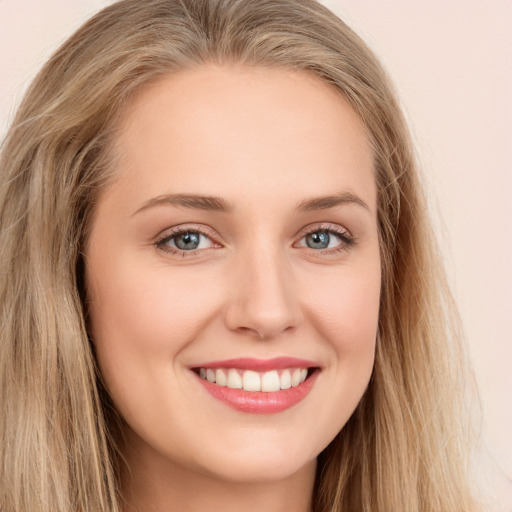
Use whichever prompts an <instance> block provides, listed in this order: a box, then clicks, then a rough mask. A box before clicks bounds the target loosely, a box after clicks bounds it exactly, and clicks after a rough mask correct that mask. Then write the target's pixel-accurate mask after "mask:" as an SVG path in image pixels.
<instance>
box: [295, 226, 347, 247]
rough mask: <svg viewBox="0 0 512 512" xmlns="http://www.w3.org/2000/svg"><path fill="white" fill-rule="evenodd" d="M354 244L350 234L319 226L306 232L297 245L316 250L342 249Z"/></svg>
mask: <svg viewBox="0 0 512 512" xmlns="http://www.w3.org/2000/svg"><path fill="white" fill-rule="evenodd" d="M353 244H354V239H353V238H352V236H351V235H350V234H349V233H348V232H347V231H344V230H341V229H339V230H338V229H334V228H328V229H327V228H321V229H316V230H315V231H310V232H309V233H306V234H305V235H304V236H303V237H302V238H301V239H300V241H299V243H298V246H299V247H307V248H309V249H314V250H317V251H321V250H326V249H327V250H329V249H334V250H343V249H348V248H349V247H350V246H351V245H353Z"/></svg>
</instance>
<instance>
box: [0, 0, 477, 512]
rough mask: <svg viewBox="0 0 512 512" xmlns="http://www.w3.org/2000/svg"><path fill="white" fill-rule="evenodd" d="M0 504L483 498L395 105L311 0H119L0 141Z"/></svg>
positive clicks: (444, 298)
mask: <svg viewBox="0 0 512 512" xmlns="http://www.w3.org/2000/svg"><path fill="white" fill-rule="evenodd" d="M1 158H2V159H1V168H2V174H1V180H2V181H1V185H0V191H1V192H0V194H1V196H0V204H1V210H0V219H1V225H2V235H1V236H2V243H1V244H0V246H1V249H0V251H1V260H2V262H3V265H2V274H1V275H2V277H1V285H0V286H1V288H0V290H1V302H0V304H1V306H0V307H1V308H2V327H3V329H2V333H1V336H2V339H1V350H2V352H1V354H2V355H1V364H2V372H1V373H0V375H1V378H2V383H1V386H2V403H1V406H2V411H4V413H3V415H2V419H1V423H0V424H1V439H2V465H1V467H2V474H1V475H0V481H1V482H2V487H1V494H0V506H1V507H2V511H3V512H7V511H11V510H30V511H50V510H51V511H52V512H53V511H60V510H62V511H64V510H66V511H69V510H84V511H93V510H108V511H133V510H145V511H149V510H153V511H160V510H204V509H206V508H210V509H212V510H233V511H234V510H268V511H272V510H275V511H277V510H284V509H285V508H286V509H288V508H292V509H296V510H304V511H311V510H314V511H326V510H329V511H345V510H354V511H360V510H368V511H370V510H371V511H372V512H373V511H389V510H407V511H435V510H437V511H443V512H445V511H460V510H475V503H474V501H473V498H472V496H471V492H470V489H469V484H468V480H467V465H466V458H465V456H466V454H467V450H466V446H467V442H468V441H469V436H468V423H467V422H466V420H465V414H464V410H465V394H464V386H463V383H464V380H465V378H466V376H465V370H464V364H463V361H462V360H461V357H460V353H461V352H460V348H461V347H460V344H459V341H458V336H457V329H456V325H455V326H454V325H453V320H452V318H453V315H452V311H451V309H452V305H451V300H450V296H449V293H448V291H447V288H446V284H445V279H444V275H443V274H442V272H441V270H440V266H439V261H438V256H437V253H436V248H435V243H434V241H433V238H432V234H431V231H430V228H429V222H428V219H427V218H426V217H425V205H424V199H423V196H422V192H421V184H420V182H419V180H418V175H417V172H416V164H415V161H414V154H413V150H412V147H411V143H410V140H409V136H408V133H407V129H406V125H405V123H404V121H403V117H402V115H401V113H400V110H399V108H398V105H397V101H396V99H395V97H394V94H393V91H392V89H391V87H390V85H389V82H388V80H387V78H386V76H385V74H384V72H383V71H382V69H381V68H380V66H379V64H378V63H377V62H376V60H375V58H374V57H373V55H372V54H371V53H370V52H369V50H368V49H367V48H366V46H365V45H364V43H363V42H362V41H361V40H360V39H359V38H358V37H357V36H356V35H355V34H354V33H353V32H352V31H351V30H350V29H349V28H348V27H347V26H346V25H345V24H343V22H341V21H340V20H339V19H338V18H336V17H335V16H334V15H332V14H331V13H330V12H329V11H327V10H326V9H325V8H323V7H321V6H320V5H319V4H317V3H316V2H313V1H309V0H301V1H296V0H293V1H292V0H280V1H277V2H276V1H266V0H264V1H258V2H252V1H235V0H215V1H204V2H197V1H192V0H187V1H185V0H183V1H169V0H166V1H163V0H149V1H146V2H137V1H134V0H125V1H122V2H119V3H116V4H114V5H112V6H111V7H109V8H107V9H105V10H103V11H102V12H100V13H99V14H98V15H96V16H95V17H94V18H92V19H91V20H90V21H89V22H88V23H87V24H86V25H84V26H83V27H82V28H81V29H80V30H79V31H78V32H77V33H76V34H75V35H74V36H73V37H72V38H71V39H70V40H69V41H67V42H66V43H65V44H64V45H63V47H62V48H61V49H60V50H59V51H57V53H56V54H55V55H54V57H53V58H52V59H51V60H50V61H49V63H48V64H47V65H46V66H45V68H44V69H43V70H42V71H41V73H40V74H39V76H38V78H37V79H36V80H35V82H34V84H33V85H32V87H31V88H30V90H29V91H28V93H27V95H26V97H25V100H24V101H23V103H22V105H21V107H20V109H19V111H18V114H17V116H16V118H15V120H14V122H13V126H12V128H11V130H10V132H9V134H8V136H7V139H6V142H5V145H4V148H3V152H2V157H1Z"/></svg>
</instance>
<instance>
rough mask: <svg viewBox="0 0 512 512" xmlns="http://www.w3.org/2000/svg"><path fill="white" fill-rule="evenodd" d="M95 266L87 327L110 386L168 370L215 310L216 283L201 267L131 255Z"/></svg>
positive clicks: (116, 385)
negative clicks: (176, 267)
mask: <svg viewBox="0 0 512 512" xmlns="http://www.w3.org/2000/svg"><path fill="white" fill-rule="evenodd" d="M94 270H95V272H94V274H93V275H91V274H90V275H89V277H88V290H89V293H88V298H89V311H90V326H89V327H90V333H91V336H92V339H93V343H94V346H95V350H96V356H97V359H98V363H99V366H100V369H101V372H102V375H103V377H104V379H105V381H106V384H107V386H108V387H109V389H110V388H112V387H121V386H122V387H124V386H125V381H126V383H128V381H130V380H131V379H133V378H134V377H135V376H136V375H140V376H141V377H142V376H144V375H146V374H147V375H149V374H151V373H152V372H159V371H162V372H168V371H169V364H171V363H170V362H172V361H174V360H175V358H176V356H178V355H179V353H180V352H181V351H182V350H183V349H184V348H185V347H186V346H187V345H188V344H189V343H190V342H192V341H193V340H194V339H195V338H196V337H197V335H198V333H199V332H200V331H201V330H202V328H203V326H204V325H205V324H206V323H208V322H209V321H210V319H211V317H212V315H214V314H215V309H216V307H217V303H216V291H215V288H214V287H213V285H212V284H210V283H211V279H210V280H209V279H206V278H205V277H206V276H204V275H203V274H204V272H201V271H200V270H199V271H194V272H190V271H189V272H186V271H181V272H180V271H173V272H170V271H169V269H164V268H162V265H159V264H154V265H153V266H149V267H148V265H147V264H146V265H144V264H142V265H140V264H138V263H137V261H136V260H135V261H134V260H133V259H132V258H126V260H123V259H122V258H120V259H119V260H118V261H117V262H116V265H115V266H111V267H110V266H101V265H100V266H99V265H95V266H94ZM132 384H133V382H132ZM131 387H132V388H133V389H137V388H136V386H133V385H132V386H131Z"/></svg>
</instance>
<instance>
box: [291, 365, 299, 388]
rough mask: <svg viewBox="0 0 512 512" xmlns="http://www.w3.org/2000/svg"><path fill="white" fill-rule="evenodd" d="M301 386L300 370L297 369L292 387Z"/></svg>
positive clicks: (293, 376)
mask: <svg viewBox="0 0 512 512" xmlns="http://www.w3.org/2000/svg"><path fill="white" fill-rule="evenodd" d="M299 384H300V368H297V369H296V370H295V371H294V372H293V374H292V386H293V387H296V386H298V385H299Z"/></svg>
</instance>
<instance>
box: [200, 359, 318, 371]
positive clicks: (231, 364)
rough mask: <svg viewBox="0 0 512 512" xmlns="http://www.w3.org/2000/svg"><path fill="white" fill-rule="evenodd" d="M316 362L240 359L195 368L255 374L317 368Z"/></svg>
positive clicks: (205, 364)
mask: <svg viewBox="0 0 512 512" xmlns="http://www.w3.org/2000/svg"><path fill="white" fill-rule="evenodd" d="M318 366H319V365H318V363H315V362H314V361H307V360H305V359H298V358H297V357H275V358H274V359H253V358H250V357H239V358H237V359H226V360H224V361H210V362H208V363H201V364H198V365H195V366H194V368H236V369H237V370H253V371H255V372H267V371H270V370H283V369H285V368H317V367H318Z"/></svg>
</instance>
